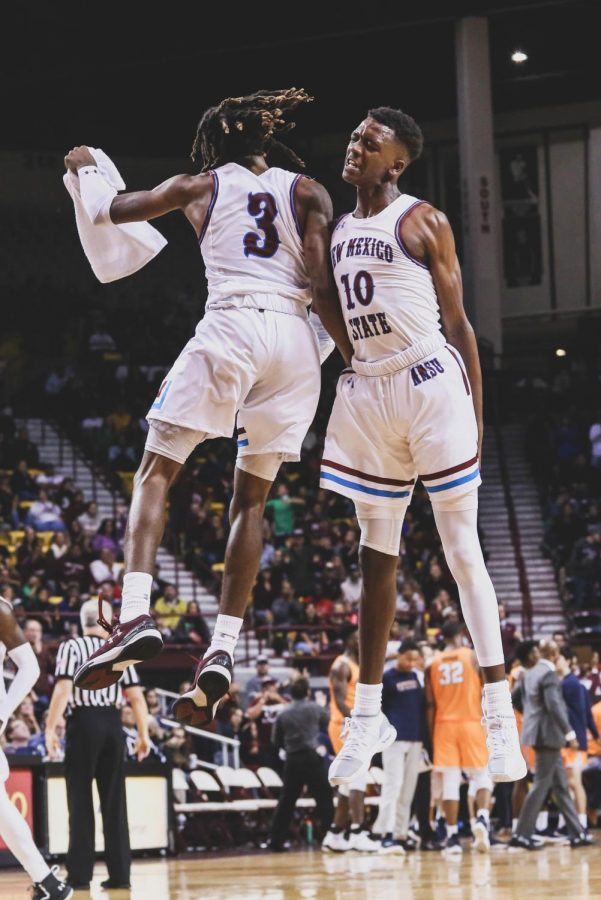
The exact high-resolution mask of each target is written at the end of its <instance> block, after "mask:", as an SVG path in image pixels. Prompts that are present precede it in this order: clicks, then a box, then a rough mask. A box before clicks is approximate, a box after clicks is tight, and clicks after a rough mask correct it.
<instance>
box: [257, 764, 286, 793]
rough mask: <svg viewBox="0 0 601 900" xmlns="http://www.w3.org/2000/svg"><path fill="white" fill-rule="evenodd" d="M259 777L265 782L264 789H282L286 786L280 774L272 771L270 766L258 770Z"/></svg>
mask: <svg viewBox="0 0 601 900" xmlns="http://www.w3.org/2000/svg"><path fill="white" fill-rule="evenodd" d="M257 776H258V778H260V779H261V781H262V782H263V787H266V788H278V789H280V788H282V787H283V786H284V782H283V781H282V779H281V778H280V776H279V775H278V773H277V772H276V771H275V769H270V768H269V766H260V767H259V768H258V769H257Z"/></svg>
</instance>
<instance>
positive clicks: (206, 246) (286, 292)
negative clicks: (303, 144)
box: [199, 162, 311, 309]
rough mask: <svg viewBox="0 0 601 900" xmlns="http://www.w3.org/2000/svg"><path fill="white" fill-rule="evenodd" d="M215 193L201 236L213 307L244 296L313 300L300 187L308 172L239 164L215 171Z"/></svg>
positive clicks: (210, 305)
mask: <svg viewBox="0 0 601 900" xmlns="http://www.w3.org/2000/svg"><path fill="white" fill-rule="evenodd" d="M210 175H211V178H212V179H213V195H212V199H211V203H210V205H209V210H208V212H207V216H206V219H205V223H204V226H203V230H202V233H201V234H200V237H199V243H200V249H201V252H202V257H203V260H204V263H205V266H206V276H207V281H208V285H209V300H208V302H207V309H214V308H219V307H222V306H223V305H230V306H231V305H236V304H235V301H234V300H232V298H236V297H240V295H244V294H252V293H257V292H258V293H264V294H276V295H277V296H279V297H284V298H288V299H291V300H295V301H298V302H299V303H301V304H303V305H308V304H309V303H310V302H311V295H310V292H309V279H308V277H307V271H306V268H305V261H304V256H303V245H302V233H301V226H300V221H299V218H298V215H297V207H296V189H297V186H298V183H299V180H300V179H301V178H303V177H304V176H303V175H295V174H294V172H288V171H286V170H285V169H278V168H275V167H274V168H271V169H267V171H266V172H263V173H261V174H260V175H255V174H254V173H253V172H251V171H250V170H249V169H247V168H245V167H244V166H240V165H238V163H233V162H232V163H227V164H226V165H224V166H219V167H218V168H217V169H214V170H213V171H212V172H211V173H210Z"/></svg>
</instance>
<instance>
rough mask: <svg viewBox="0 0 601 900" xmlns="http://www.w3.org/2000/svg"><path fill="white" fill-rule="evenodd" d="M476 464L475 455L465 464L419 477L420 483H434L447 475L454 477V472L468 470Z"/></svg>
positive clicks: (476, 458)
mask: <svg viewBox="0 0 601 900" xmlns="http://www.w3.org/2000/svg"><path fill="white" fill-rule="evenodd" d="M477 462H478V454H477V453H476V455H475V456H473V457H472V458H471V459H468V460H467V462H462V463H459V465H458V466H451V468H450V469H443V471H442V472H434V473H433V474H432V475H420V476H419V479H420V481H434V480H435V479H436V478H446V476H447V475H454V474H455V472H461V470H462V469H469V467H470V466H473V465H474V464H475V463H477Z"/></svg>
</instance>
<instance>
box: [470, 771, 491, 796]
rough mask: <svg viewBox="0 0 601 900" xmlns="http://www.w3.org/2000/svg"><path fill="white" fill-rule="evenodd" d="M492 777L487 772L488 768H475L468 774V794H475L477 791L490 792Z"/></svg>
mask: <svg viewBox="0 0 601 900" xmlns="http://www.w3.org/2000/svg"><path fill="white" fill-rule="evenodd" d="M493 787H494V785H493V783H492V778H491V777H490V775H489V774H488V769H475V770H474V771H473V773H472V774H470V791H469V792H470V794H471V796H474V797H475V796H476V794H477V793H478V791H490V792H491V793H492V790H493Z"/></svg>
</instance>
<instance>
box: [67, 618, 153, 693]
mask: <svg viewBox="0 0 601 900" xmlns="http://www.w3.org/2000/svg"><path fill="white" fill-rule="evenodd" d="M98 624H99V625H102V627H103V628H104V629H106V631H109V632H110V637H109V638H108V639H107V640H106V642H105V643H104V644H103V645H102V647H100V648H99V649H98V650H97V651H96V652H95V653H92V655H91V656H90V657H88V659H87V661H86V662H85V663H84V664H83V666H80V667H79V669H78V670H77V672H76V673H75V677H74V678H73V684H74V685H75V687H78V688H83V689H84V690H86V691H96V690H101V689H102V688H105V687H110V685H111V684H115V683H116V682H117V681H119V679H120V678H121V676H122V675H123V671H124V669H127V667H128V666H131V665H133V664H134V663H139V662H143V661H144V660H146V659H152V658H153V656H158V655H159V653H160V652H161V650H162V649H163V638H162V637H161V632H160V631H159V630H158V628H157V625H156V622H155V621H154V619H153V618H152V616H148V615H145V614H143V615H141V616H136V618H135V619H132V620H131V622H125V623H123V624H121V623H120V622H119V621H118V620H114V621H113V624H112V625H111V624H109V623H108V622H107V621H106V619H104V617H103V615H102V610H101V611H100V618H99V620H98Z"/></svg>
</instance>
